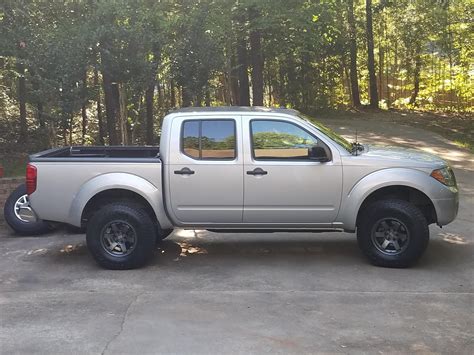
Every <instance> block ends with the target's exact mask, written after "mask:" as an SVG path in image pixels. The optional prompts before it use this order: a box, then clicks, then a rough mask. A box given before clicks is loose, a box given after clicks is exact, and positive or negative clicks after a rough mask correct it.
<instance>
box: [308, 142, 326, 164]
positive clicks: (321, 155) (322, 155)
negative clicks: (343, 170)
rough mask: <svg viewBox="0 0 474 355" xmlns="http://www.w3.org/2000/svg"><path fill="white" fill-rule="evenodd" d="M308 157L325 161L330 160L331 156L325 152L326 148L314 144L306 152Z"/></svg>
mask: <svg viewBox="0 0 474 355" xmlns="http://www.w3.org/2000/svg"><path fill="white" fill-rule="evenodd" d="M308 153H309V154H308V156H309V159H311V160H315V161H319V162H321V163H326V162H328V161H331V158H330V157H328V155H327V154H326V149H324V148H323V147H319V146H314V147H311V148H310V149H309V152H308Z"/></svg>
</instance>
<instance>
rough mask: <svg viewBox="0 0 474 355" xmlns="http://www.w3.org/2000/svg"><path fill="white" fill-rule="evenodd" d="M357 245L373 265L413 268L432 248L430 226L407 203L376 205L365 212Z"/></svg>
mask: <svg viewBox="0 0 474 355" xmlns="http://www.w3.org/2000/svg"><path fill="white" fill-rule="evenodd" d="M357 241H358V244H359V247H360V249H361V250H362V252H363V253H364V254H365V255H366V256H367V257H368V258H369V260H370V262H371V263H372V264H374V265H377V266H383V267H391V268H405V267H409V266H412V265H413V264H414V263H415V262H416V261H417V260H418V259H419V258H420V257H421V256H422V255H423V253H424V251H425V250H426V247H427V246H428V242H429V229H428V223H427V222H426V218H425V216H424V215H423V213H422V212H421V211H420V210H419V209H418V208H417V207H416V206H414V205H412V204H411V203H409V202H407V201H403V200H382V201H376V202H374V203H372V204H371V205H369V206H368V207H367V208H366V210H365V211H363V212H362V215H361V217H360V221H359V223H358V227H357Z"/></svg>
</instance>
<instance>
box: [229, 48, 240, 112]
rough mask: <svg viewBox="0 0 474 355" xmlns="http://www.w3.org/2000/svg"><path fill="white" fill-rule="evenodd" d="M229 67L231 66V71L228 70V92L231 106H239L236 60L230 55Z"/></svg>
mask: <svg viewBox="0 0 474 355" xmlns="http://www.w3.org/2000/svg"><path fill="white" fill-rule="evenodd" d="M230 65H231V70H230V76H229V81H230V91H231V97H232V99H231V102H232V105H240V97H239V68H238V65H237V60H236V58H235V55H232V57H231V59H230Z"/></svg>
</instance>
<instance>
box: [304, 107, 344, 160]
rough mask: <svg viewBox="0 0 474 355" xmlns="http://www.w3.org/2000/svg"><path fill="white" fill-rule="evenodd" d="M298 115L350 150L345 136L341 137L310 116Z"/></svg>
mask: <svg viewBox="0 0 474 355" xmlns="http://www.w3.org/2000/svg"><path fill="white" fill-rule="evenodd" d="M298 117H300V118H301V119H303V120H305V121H306V122H308V123H309V124H310V125H312V126H313V127H315V128H316V129H318V130H320V131H321V132H323V133H324V134H325V135H326V136H328V137H329V138H331V139H332V140H333V141H335V142H336V143H337V144H339V145H340V146H342V147H343V148H345V149H346V150H347V151H348V152H349V153H351V152H352V144H351V143H349V142H348V141H347V140H346V139H345V138H343V137H341V136H340V135H339V134H337V133H336V132H334V131H333V130H332V129H330V128H328V127H326V126H325V125H323V124H322V123H319V122H318V121H316V120H315V119H314V118H312V117H309V116H306V115H302V114H300V115H299V116H298Z"/></svg>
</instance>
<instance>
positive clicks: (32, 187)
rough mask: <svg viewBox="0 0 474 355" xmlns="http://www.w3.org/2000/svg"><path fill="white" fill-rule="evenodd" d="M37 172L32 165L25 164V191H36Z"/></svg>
mask: <svg viewBox="0 0 474 355" xmlns="http://www.w3.org/2000/svg"><path fill="white" fill-rule="evenodd" d="M37 176H38V174H37V171H36V167H35V166H34V165H31V164H28V165H27V166H26V193H27V194H28V195H31V194H32V193H33V192H35V191H36V178H37Z"/></svg>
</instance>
